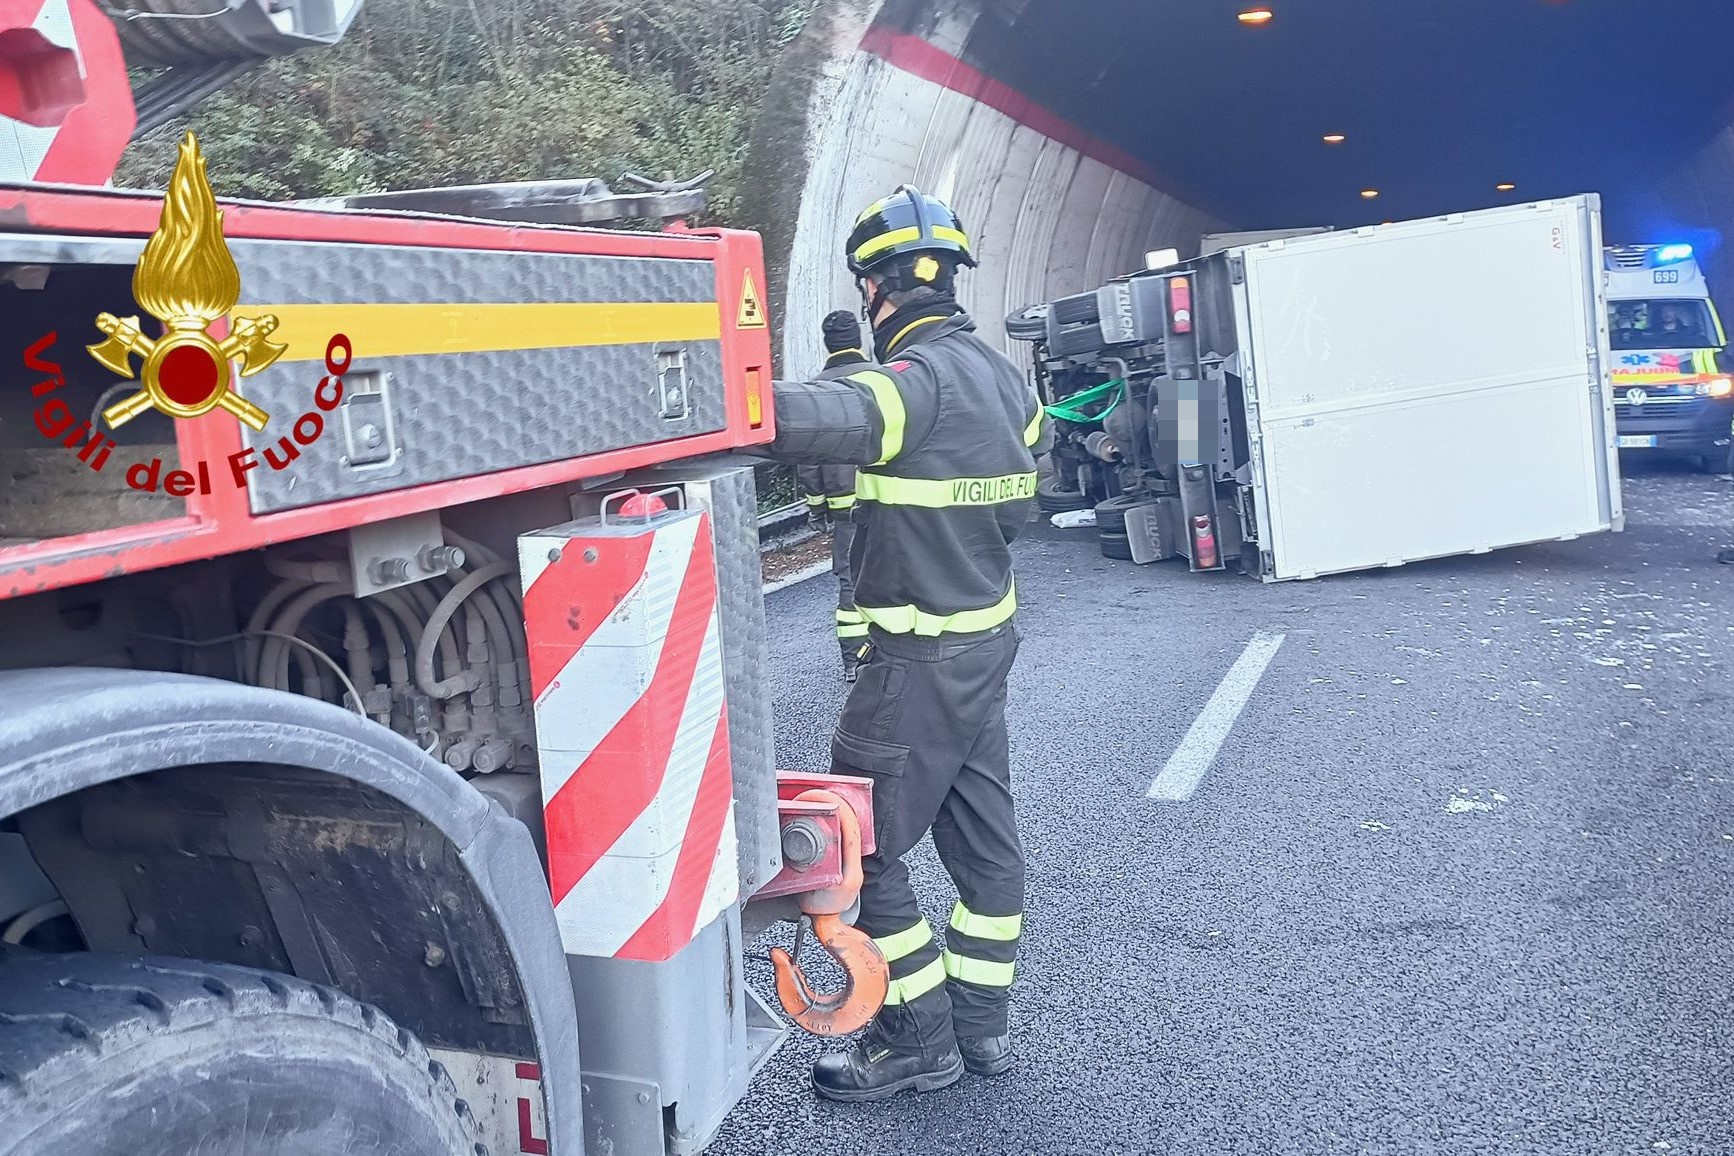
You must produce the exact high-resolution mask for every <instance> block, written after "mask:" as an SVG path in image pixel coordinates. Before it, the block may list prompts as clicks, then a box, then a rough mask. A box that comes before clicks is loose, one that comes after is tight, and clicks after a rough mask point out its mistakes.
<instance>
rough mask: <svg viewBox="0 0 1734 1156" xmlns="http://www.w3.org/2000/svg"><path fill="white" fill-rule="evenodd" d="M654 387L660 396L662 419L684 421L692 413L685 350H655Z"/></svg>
mask: <svg viewBox="0 0 1734 1156" xmlns="http://www.w3.org/2000/svg"><path fill="white" fill-rule="evenodd" d="M656 388H657V392H658V393H659V394H660V396H661V402H662V405H661V409H660V411H659V412H660V413H661V416H662V420H664V421H685V420H686V419H687V418H688V417H690V416H691V414H692V405H691V390H690V389H689V388H688V382H687V378H686V350H684V349H659V350H657V351H656Z"/></svg>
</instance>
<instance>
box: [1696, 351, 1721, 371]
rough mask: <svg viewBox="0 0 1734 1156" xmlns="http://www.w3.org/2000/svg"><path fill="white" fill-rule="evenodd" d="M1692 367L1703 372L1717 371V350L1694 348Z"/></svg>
mask: <svg viewBox="0 0 1734 1156" xmlns="http://www.w3.org/2000/svg"><path fill="white" fill-rule="evenodd" d="M1692 367H1693V368H1694V369H1696V370H1697V371H1698V372H1699V373H1702V374H1713V373H1715V372H1716V351H1715V350H1713V349H1699V350H1694V351H1693V353H1692Z"/></svg>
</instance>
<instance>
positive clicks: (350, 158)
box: [116, 0, 820, 509]
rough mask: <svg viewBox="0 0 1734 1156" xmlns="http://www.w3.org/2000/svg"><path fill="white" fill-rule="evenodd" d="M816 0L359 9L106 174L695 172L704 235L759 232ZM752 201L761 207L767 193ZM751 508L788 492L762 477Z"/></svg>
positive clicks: (251, 178)
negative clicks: (188, 139) (777, 71)
mask: <svg viewBox="0 0 1734 1156" xmlns="http://www.w3.org/2000/svg"><path fill="white" fill-rule="evenodd" d="M819 3H820V0H500V2H498V3H477V2H476V0H367V3H366V6H365V7H364V8H363V9H362V11H361V15H360V16H359V17H358V18H357V20H356V23H355V25H354V26H353V27H352V28H351V29H350V32H349V35H348V36H347V37H345V38H344V40H343V41H342V42H341V43H340V44H338V45H337V46H336V47H335V48H333V49H329V50H325V51H318V50H308V51H305V52H302V53H299V54H297V55H295V56H290V57H286V58H284V59H281V60H274V61H271V62H269V63H267V64H265V65H264V66H262V67H260V68H258V69H256V70H254V71H253V72H251V73H248V74H247V75H245V76H243V77H241V78H240V79H239V80H237V81H235V82H234V83H233V84H231V85H229V86H228V87H227V88H225V89H223V90H222V91H220V92H218V93H217V94H216V95H214V96H212V97H211V98H210V99H208V100H206V101H204V102H203V103H202V104H200V105H199V106H198V107H196V108H195V109H193V110H192V113H191V115H189V116H188V117H186V118H185V119H183V120H177V121H173V122H171V123H169V124H168V125H165V126H164V127H162V128H160V129H158V130H157V131H156V132H154V133H151V134H150V135H148V136H146V137H144V138H143V139H141V140H139V141H138V142H136V143H135V144H134V145H133V146H132V148H131V149H130V150H128V152H127V155H126V157H125V159H124V161H123V162H122V165H121V168H120V172H119V174H118V175H117V177H116V183H117V184H122V185H130V186H133V187H138V188H161V187H162V185H163V183H164V182H165V181H166V180H167V179H168V174H169V171H170V170H171V169H172V168H173V167H174V158H175V144H176V142H177V141H178V140H179V139H180V136H181V134H182V133H183V132H185V131H186V130H187V129H189V128H190V129H192V130H193V131H194V132H196V133H198V134H199V143H200V145H201V146H202V148H203V151H204V153H205V155H206V157H207V158H208V159H209V168H210V173H211V176H212V179H213V182H214V183H215V185H216V187H217V190H218V192H219V194H220V195H222V196H225V197H243V198H256V199H260V200H286V199H293V198H302V197H322V196H338V195H342V194H348V193H361V192H377V191H381V190H389V189H413V188H424V187H428V186H437V185H461V184H475V183H482V182H491V181H516V180H530V179H538V178H540V179H551V178H564V177H600V178H602V179H603V180H605V181H608V182H609V183H610V184H611V185H612V186H613V187H614V188H615V189H616V190H617V191H622V192H624V191H630V190H629V189H628V188H626V187H625V186H622V185H620V184H619V183H618V181H619V178H620V176H621V174H623V173H626V172H637V173H640V174H642V175H644V176H648V177H652V178H670V177H672V178H679V179H685V178H689V177H694V176H697V175H698V174H700V173H702V172H704V171H705V170H706V169H715V170H716V174H717V175H716V176H715V177H714V178H713V179H712V180H711V181H709V182H708V183H707V188H708V192H709V194H710V206H711V208H710V213H709V214H708V217H707V218H706V220H705V221H703V222H695V223H705V224H721V225H732V226H735V227H739V228H753V227H755V226H756V225H757V222H754V221H751V220H747V219H745V215H744V213H743V210H742V206H743V204H744V203H746V198H744V197H743V195H742V193H743V189H742V182H743V181H744V180H745V179H747V178H746V174H745V173H744V172H743V166H744V164H745V161H746V154H747V146H748V139H749V136H750V134H751V131H752V126H753V123H754V121H755V119H756V118H757V116H758V113H759V108H760V105H761V102H762V100H763V98H764V93H765V90H766V88H767V87H768V85H769V83H770V79H771V70H772V68H773V67H774V66H775V62H776V58H777V55H778V54H779V53H780V52H781V51H782V49H783V48H784V47H785V46H787V45H788V44H789V43H790V42H791V41H792V40H793V39H794V38H795V37H796V36H797V35H798V34H799V33H800V31H801V29H802V27H803V26H804V25H805V24H806V22H807V20H808V18H809V17H811V16H812V14H813V12H814V11H815V10H816V9H817V8H818V7H819ZM761 201H762V198H761ZM759 487H760V493H761V499H762V500H761V503H760V504H761V506H763V507H764V508H766V509H770V508H774V507H778V506H782V505H786V504H788V503H789V502H791V501H794V500H795V493H794V480H793V477H792V476H791V475H790V474H789V472H788V471H787V470H784V469H782V468H780V467H772V466H765V467H761V468H760V470H759Z"/></svg>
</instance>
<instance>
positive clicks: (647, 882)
mask: <svg viewBox="0 0 1734 1156" xmlns="http://www.w3.org/2000/svg"><path fill="white" fill-rule="evenodd" d="M519 554H520V562H521V564H522V570H523V581H524V621H525V626H526V628H527V630H528V634H529V643H530V675H531V680H532V684H533V686H534V689H535V696H536V700H535V705H536V736H537V747H538V749H539V753H540V759H541V775H542V802H543V809H544V814H545V817H546V820H547V828H548V870H549V876H550V883H551V885H552V889H553V894H554V910H555V914H556V915H557V917H558V919H559V924H560V936H561V940H562V942H563V943H564V945H565V948H566V951H567V953H568V954H571V955H589V956H602V957H618V958H622V959H638V960H665V959H668V958H670V957H672V956H673V955H674V954H675V953H677V952H678V951H680V949H681V948H683V947H685V946H686V945H687V944H688V943H690V942H691V941H692V939H693V937H694V936H695V935H696V934H697V933H698V931H699V930H700V929H702V928H704V927H705V926H707V925H708V924H709V923H710V922H711V921H712V920H714V919H715V918H716V917H717V916H718V915H720V914H721V913H722V912H723V911H725V910H727V909H728V907H729V906H730V905H732V904H733V903H734V902H735V900H736V899H737V898H738V897H739V889H740V885H739V878H738V874H739V872H738V866H737V864H736V851H735V824H734V797H733V796H734V784H733V779H732V776H731V773H730V767H729V744H728V717H727V706H726V704H725V702H724V691H723V685H724V667H723V656H722V644H721V638H720V631H721V620H720V615H719V612H718V604H717V581H716V562H715V557H714V552H713V550H712V545H711V530H710V516H709V515H708V514H706V513H703V512H701V511H679V512H675V513H670V514H664V515H661V516H659V517H657V518H655V519H653V520H651V521H650V522H648V523H644V522H639V523H636V524H620V523H615V524H611V525H602V524H601V523H599V522H580V523H573V524H571V525H568V526H562V527H560V528H558V529H555V530H548V531H543V532H541V533H537V534H529V535H525V536H524V537H522V538H520V539H519Z"/></svg>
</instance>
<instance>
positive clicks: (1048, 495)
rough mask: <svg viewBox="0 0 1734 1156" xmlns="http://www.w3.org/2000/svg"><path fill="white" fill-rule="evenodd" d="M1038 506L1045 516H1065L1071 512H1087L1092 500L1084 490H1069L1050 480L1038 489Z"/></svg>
mask: <svg viewBox="0 0 1734 1156" xmlns="http://www.w3.org/2000/svg"><path fill="white" fill-rule="evenodd" d="M1036 506H1037V507H1038V508H1040V510H1041V511H1042V513H1044V514H1064V513H1067V512H1069V511H1071V510H1087V509H1089V508H1090V499H1089V498H1088V497H1086V496H1085V495H1084V492H1083V491H1082V490H1068V489H1064V488H1062V487H1061V486H1060V484H1059V482H1058V481H1056V480H1055V479H1053V478H1049V479H1048V480H1046V481H1044V482H1043V483H1042V484H1041V485H1039V486H1037V487H1036Z"/></svg>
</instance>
